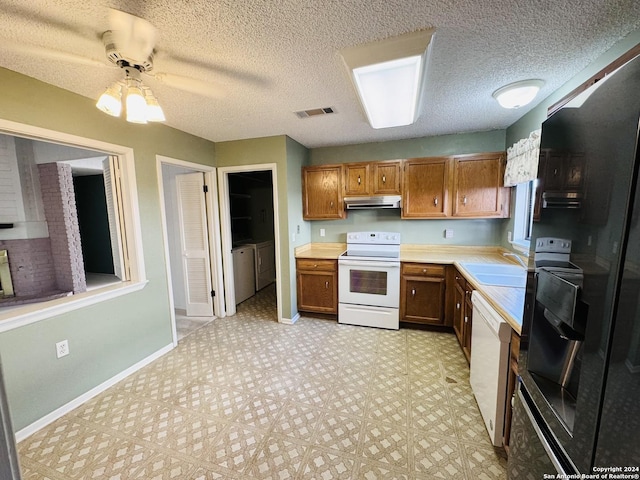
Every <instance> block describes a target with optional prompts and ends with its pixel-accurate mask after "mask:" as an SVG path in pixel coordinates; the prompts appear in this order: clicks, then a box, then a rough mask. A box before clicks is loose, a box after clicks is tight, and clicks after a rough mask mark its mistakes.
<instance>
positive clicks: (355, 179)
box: [344, 163, 370, 196]
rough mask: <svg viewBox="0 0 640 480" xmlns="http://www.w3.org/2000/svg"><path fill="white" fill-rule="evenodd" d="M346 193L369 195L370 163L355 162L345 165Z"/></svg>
mask: <svg viewBox="0 0 640 480" xmlns="http://www.w3.org/2000/svg"><path fill="white" fill-rule="evenodd" d="M344 173H345V174H344V178H345V182H344V188H345V192H344V193H345V195H354V196H358V195H369V193H370V192H369V164H368V163H354V164H347V165H345V166H344Z"/></svg>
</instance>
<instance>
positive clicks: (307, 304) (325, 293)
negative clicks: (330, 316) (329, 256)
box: [297, 270, 338, 314]
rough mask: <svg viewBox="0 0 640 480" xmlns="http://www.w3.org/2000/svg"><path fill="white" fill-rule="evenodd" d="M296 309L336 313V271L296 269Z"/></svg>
mask: <svg viewBox="0 0 640 480" xmlns="http://www.w3.org/2000/svg"><path fill="white" fill-rule="evenodd" d="M297 286H298V310H300V311H302V312H318V313H334V314H336V313H338V275H337V273H336V272H322V271H308V270H298V273H297Z"/></svg>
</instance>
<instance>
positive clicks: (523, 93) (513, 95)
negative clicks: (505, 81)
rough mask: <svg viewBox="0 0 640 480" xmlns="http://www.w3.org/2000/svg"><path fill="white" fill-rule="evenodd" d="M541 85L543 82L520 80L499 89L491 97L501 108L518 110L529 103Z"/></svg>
mask: <svg viewBox="0 0 640 480" xmlns="http://www.w3.org/2000/svg"><path fill="white" fill-rule="evenodd" d="M543 85H544V81H543V80H537V79H536V80H534V79H532V80H521V81H519V82H514V83H510V84H509V85H505V86H504V87H501V88H499V89H498V90H496V91H495V92H493V95H492V96H493V98H495V99H496V100H497V101H498V103H499V104H500V106H501V107H502V108H520V107H523V106H525V105H527V104H529V103H531V102H532V101H533V99H534V98H536V95H537V94H538V92H539V91H540V88H542V86H543Z"/></svg>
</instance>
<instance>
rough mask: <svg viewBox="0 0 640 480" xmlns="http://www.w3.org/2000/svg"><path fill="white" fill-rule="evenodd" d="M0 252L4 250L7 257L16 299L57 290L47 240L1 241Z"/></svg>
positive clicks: (49, 246)
mask: <svg viewBox="0 0 640 480" xmlns="http://www.w3.org/2000/svg"><path fill="white" fill-rule="evenodd" d="M0 250H6V251H7V253H8V255H9V271H10V272H11V282H12V283H13V291H14V294H15V295H16V296H17V297H22V296H26V295H43V294H46V293H50V292H52V291H54V290H57V287H56V274H55V271H54V268H53V259H52V258H51V244H50V243H49V239H48V238H30V239H25V240H2V241H0Z"/></svg>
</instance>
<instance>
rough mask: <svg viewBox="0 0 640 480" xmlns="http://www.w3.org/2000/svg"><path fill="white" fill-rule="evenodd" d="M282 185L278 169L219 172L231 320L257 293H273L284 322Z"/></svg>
mask: <svg viewBox="0 0 640 480" xmlns="http://www.w3.org/2000/svg"><path fill="white" fill-rule="evenodd" d="M277 184H278V181H277V168H276V164H258V165H244V166H235V167H222V168H219V169H218V190H219V194H220V223H221V225H222V232H221V236H222V251H223V263H224V282H225V283H224V285H225V292H226V295H225V307H226V311H227V313H228V314H229V315H233V314H235V313H236V307H237V305H238V304H240V303H242V301H245V300H247V299H250V298H254V294H255V293H256V292H264V291H266V290H268V289H274V290H275V303H276V310H277V319H278V321H282V308H281V303H282V302H281V299H282V296H281V295H282V292H281V283H280V278H281V276H280V241H279V218H278V195H277V187H276V186H277ZM247 256H248V257H249V258H247ZM252 265H253V271H251V270H252V269H251V266H252ZM274 279H275V285H273V283H274V282H273V280H274ZM248 303H250V302H248Z"/></svg>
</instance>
